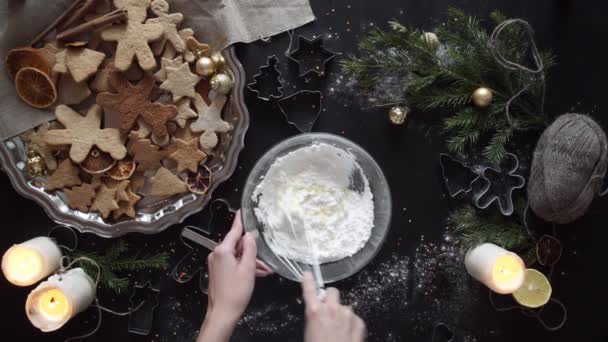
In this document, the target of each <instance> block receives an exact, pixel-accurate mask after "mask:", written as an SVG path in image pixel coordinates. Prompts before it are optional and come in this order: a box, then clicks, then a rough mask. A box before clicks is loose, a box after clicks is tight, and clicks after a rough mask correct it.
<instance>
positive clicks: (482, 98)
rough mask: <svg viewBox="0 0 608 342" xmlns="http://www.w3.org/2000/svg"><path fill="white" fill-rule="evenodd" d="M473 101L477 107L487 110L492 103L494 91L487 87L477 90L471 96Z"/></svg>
mask: <svg viewBox="0 0 608 342" xmlns="http://www.w3.org/2000/svg"><path fill="white" fill-rule="evenodd" d="M471 101H473V104H474V105H475V106H477V107H479V108H485V107H487V106H489V105H490V104H491V103H492V91H491V90H490V89H489V88H485V87H481V88H477V89H475V91H474V92H473V95H471Z"/></svg>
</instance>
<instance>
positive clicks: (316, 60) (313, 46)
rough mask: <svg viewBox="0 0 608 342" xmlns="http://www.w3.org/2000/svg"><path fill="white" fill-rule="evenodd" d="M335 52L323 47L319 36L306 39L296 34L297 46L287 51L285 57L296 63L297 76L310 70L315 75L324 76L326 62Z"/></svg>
mask: <svg viewBox="0 0 608 342" xmlns="http://www.w3.org/2000/svg"><path fill="white" fill-rule="evenodd" d="M335 55H336V54H335V53H334V52H332V51H330V50H328V49H326V48H325V46H324V44H323V39H322V38H321V36H319V37H316V38H314V39H312V40H311V39H308V38H306V37H304V36H298V48H297V49H296V50H294V51H293V52H291V53H289V54H288V55H287V57H289V59H291V60H292V61H294V62H296V63H297V64H298V73H299V74H298V76H299V77H304V76H306V75H308V74H309V73H311V72H314V73H316V74H317V76H325V68H326V66H327V63H328V62H329V61H331V60H332V59H333V58H334V56H335Z"/></svg>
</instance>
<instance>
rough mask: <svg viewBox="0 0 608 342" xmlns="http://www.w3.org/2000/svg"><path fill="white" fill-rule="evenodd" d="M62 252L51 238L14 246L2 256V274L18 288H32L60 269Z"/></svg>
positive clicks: (37, 239) (32, 240)
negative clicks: (31, 286)
mask: <svg viewBox="0 0 608 342" xmlns="http://www.w3.org/2000/svg"><path fill="white" fill-rule="evenodd" d="M60 263H61V250H60V249H59V246H57V244H56V243H55V241H53V240H52V239H51V238H48V237H46V236H40V237H37V238H33V239H31V240H28V241H26V242H24V243H20V244H18V245H13V246H12V247H11V248H9V249H8V250H7V251H6V253H4V256H2V272H3V273H4V276H5V277H6V279H8V281H10V282H11V283H13V284H14V285H18V286H30V285H33V284H35V283H37V282H38V281H40V280H42V279H43V278H45V277H47V276H48V275H49V274H51V273H53V272H55V271H56V270H57V269H59V265H60Z"/></svg>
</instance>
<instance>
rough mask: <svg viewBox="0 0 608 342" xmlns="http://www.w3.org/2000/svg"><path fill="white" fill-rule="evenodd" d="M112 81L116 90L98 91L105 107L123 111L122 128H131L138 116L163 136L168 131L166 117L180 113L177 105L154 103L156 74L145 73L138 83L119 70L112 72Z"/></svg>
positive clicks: (169, 118)
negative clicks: (128, 78)
mask: <svg viewBox="0 0 608 342" xmlns="http://www.w3.org/2000/svg"><path fill="white" fill-rule="evenodd" d="M110 84H111V85H112V87H113V88H114V89H116V91H117V93H116V94H112V93H101V94H98V95H97V103H98V104H99V105H100V106H102V107H103V108H104V109H108V110H112V111H114V112H117V113H118V114H119V115H120V129H121V130H122V131H123V132H128V131H130V130H131V128H132V127H133V125H134V124H135V122H136V120H137V118H138V117H141V118H142V119H143V120H144V121H145V122H146V123H147V124H148V125H150V127H151V128H152V132H153V133H154V135H156V136H158V137H164V136H165V135H166V134H167V121H169V120H171V119H172V118H173V117H174V116H175V115H176V114H177V107H175V106H173V105H165V104H162V103H152V102H151V100H150V96H151V94H152V90H154V78H152V76H150V75H148V74H146V75H145V76H144V78H143V79H142V80H141V81H140V82H139V83H138V84H137V85H132V84H131V83H130V82H129V81H127V80H126V79H125V77H124V76H123V75H121V74H120V73H118V72H115V73H113V74H112V77H111V78H110Z"/></svg>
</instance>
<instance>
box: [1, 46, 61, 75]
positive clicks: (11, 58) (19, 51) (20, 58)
mask: <svg viewBox="0 0 608 342" xmlns="http://www.w3.org/2000/svg"><path fill="white" fill-rule="evenodd" d="M5 63H6V71H7V72H8V75H9V76H10V77H11V79H13V80H14V79H15V77H16V76H17V73H18V72H19V70H21V69H23V68H26V67H31V68H36V69H38V70H40V71H41V72H43V73H44V74H46V75H47V76H49V77H50V76H51V65H50V64H49V62H48V61H47V60H46V58H44V55H43V54H42V53H41V52H40V51H38V49H34V48H30V47H21V48H16V49H12V50H11V51H9V52H8V54H7V55H6V60H5Z"/></svg>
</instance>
